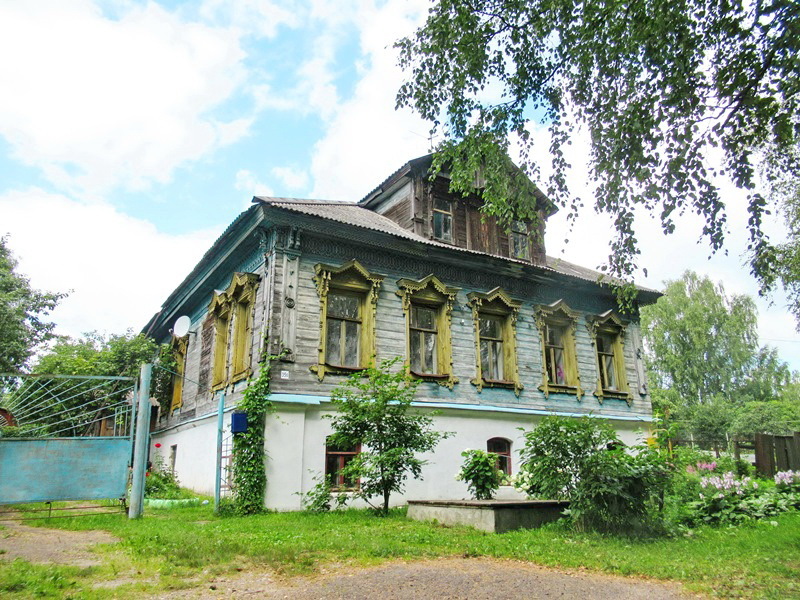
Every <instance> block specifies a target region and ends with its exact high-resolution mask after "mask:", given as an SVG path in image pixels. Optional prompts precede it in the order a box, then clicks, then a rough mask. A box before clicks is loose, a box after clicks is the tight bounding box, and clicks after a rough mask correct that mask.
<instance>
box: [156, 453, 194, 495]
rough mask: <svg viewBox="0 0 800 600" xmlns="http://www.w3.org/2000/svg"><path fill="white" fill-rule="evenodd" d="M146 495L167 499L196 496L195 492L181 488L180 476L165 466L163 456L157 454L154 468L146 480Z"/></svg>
mask: <svg viewBox="0 0 800 600" xmlns="http://www.w3.org/2000/svg"><path fill="white" fill-rule="evenodd" d="M144 495H145V497H146V498H162V499H167V500H180V499H182V498H193V497H194V494H192V493H191V492H189V491H188V490H184V489H183V488H181V485H180V482H179V481H178V476H177V475H175V473H174V471H172V470H171V469H167V468H166V467H165V466H164V459H163V458H162V457H161V456H156V458H155V460H154V461H153V466H152V468H151V469H150V470H149V471H148V472H147V477H145V480H144Z"/></svg>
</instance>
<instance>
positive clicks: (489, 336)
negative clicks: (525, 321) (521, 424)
mask: <svg viewBox="0 0 800 600" xmlns="http://www.w3.org/2000/svg"><path fill="white" fill-rule="evenodd" d="M467 297H468V298H469V305H470V306H471V307H472V317H473V321H474V323H475V352H476V365H475V366H476V371H477V373H476V377H475V379H473V380H472V383H473V384H474V385H476V386H477V387H478V390H481V389H482V388H483V387H484V386H487V387H507V388H512V389H514V391H515V393H516V394H517V395H519V392H520V391H521V390H522V384H521V383H520V380H519V371H518V369H517V351H516V340H515V338H516V323H517V312H518V311H519V306H520V304H519V302H516V301H515V300H512V299H511V298H510V297H509V296H508V295H507V294H506V293H505V292H504V291H502V290H501V289H500V288H495V289H494V290H492V291H491V292H489V293H488V294H481V293H478V292H472V293H470V294H467Z"/></svg>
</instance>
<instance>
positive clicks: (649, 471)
mask: <svg viewBox="0 0 800 600" xmlns="http://www.w3.org/2000/svg"><path fill="white" fill-rule="evenodd" d="M521 456H522V462H523V464H522V466H521V468H520V473H519V474H518V475H517V477H516V478H515V482H514V485H515V487H516V488H517V489H518V490H521V491H523V492H525V493H526V494H527V495H528V496H529V497H540V498H542V497H543V498H556V499H566V500H569V501H570V510H569V514H570V516H571V517H572V520H573V523H574V524H575V526H577V527H578V528H580V529H593V530H598V531H623V532H628V533H639V532H643V531H651V530H654V529H661V528H662V525H663V520H664V510H663V509H664V496H665V494H666V493H667V490H668V488H669V485H670V483H671V480H670V472H671V470H672V468H673V467H672V465H671V464H670V463H669V462H668V461H667V460H666V458H665V457H664V456H663V455H662V454H661V453H660V452H658V451H657V450H653V449H650V448H639V449H637V451H636V452H635V453H630V452H626V450H625V449H624V448H623V445H622V442H621V441H620V439H619V438H618V437H617V434H616V432H615V431H614V429H613V428H612V427H611V425H609V424H608V423H607V422H606V421H603V420H600V419H591V418H588V417H583V418H580V419H575V418H569V417H556V416H550V417H546V418H545V419H543V420H542V422H541V424H540V425H539V426H538V427H536V429H534V430H533V431H529V432H527V433H525V447H524V448H523V450H522V452H521Z"/></svg>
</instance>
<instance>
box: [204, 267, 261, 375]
mask: <svg viewBox="0 0 800 600" xmlns="http://www.w3.org/2000/svg"><path fill="white" fill-rule="evenodd" d="M258 280H259V277H258V275H255V274H253V273H234V274H233V278H232V279H231V283H230V285H229V286H228V288H227V289H226V290H225V291H221V292H215V293H214V297H213V298H212V299H211V304H210V305H209V307H208V312H209V316H210V317H211V320H212V323H213V330H214V334H213V335H214V345H213V352H214V360H213V363H212V371H211V389H212V390H217V389H221V388H223V387H225V386H226V385H228V384H229V383H233V382H236V381H239V380H240V379H244V378H246V377H248V376H249V375H250V373H251V369H250V348H251V337H252V324H251V320H252V313H253V307H254V305H255V296H256V288H257V287H258ZM231 325H232V327H231ZM231 330H232V331H231ZM231 334H232V339H231ZM204 335H205V333H204Z"/></svg>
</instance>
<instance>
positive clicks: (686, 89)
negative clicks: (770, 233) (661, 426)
mask: <svg viewBox="0 0 800 600" xmlns="http://www.w3.org/2000/svg"><path fill="white" fill-rule="evenodd" d="M798 26H800V5H799V4H798V3H797V2H794V1H791V0H759V1H757V2H740V1H739V2H737V1H734V2H710V1H709V0H686V1H685V2H673V1H671V0H629V1H627V2H607V1H601V0H585V1H583V2H575V1H574V0H547V1H545V0H522V1H520V0H470V1H464V0H436V1H435V2H434V4H433V7H432V8H431V10H430V12H429V15H428V18H427V21H426V23H425V24H424V25H423V26H422V27H421V28H420V29H418V30H417V31H416V33H414V34H413V35H412V36H410V37H407V38H405V39H403V40H400V41H399V42H398V43H397V46H398V47H399V50H400V64H401V66H402V67H403V68H404V69H405V70H406V73H407V77H408V79H407V81H406V82H405V83H404V84H403V85H402V87H401V88H400V90H399V92H398V96H397V104H398V106H409V107H411V108H413V109H414V110H415V111H416V112H418V113H419V114H420V115H421V116H422V117H423V118H425V119H427V120H429V121H430V122H431V123H432V124H433V131H434V132H437V133H440V134H442V135H443V141H442V142H441V143H440V144H439V147H438V150H439V151H440V152H441V153H440V154H439V155H438V156H437V158H436V165H437V166H439V167H441V166H443V165H449V172H450V175H451V177H452V180H451V189H453V190H456V191H460V192H462V193H467V192H470V191H473V188H474V185H475V173H476V171H481V172H482V175H483V177H482V179H484V180H485V181H486V187H485V189H484V190H483V196H484V199H485V208H484V210H485V211H486V212H488V213H491V214H497V215H499V216H500V217H501V219H502V220H504V221H505V222H507V221H508V219H510V218H513V215H514V214H515V213H516V214H518V215H519V216H520V217H530V216H533V215H532V213H531V207H530V205H527V204H526V203H525V202H524V198H525V196H526V191H527V190H525V188H524V186H522V185H519V182H520V181H522V179H521V178H517V179H516V181H513V180H512V181H510V182H509V178H508V177H507V173H508V169H507V159H505V158H504V156H505V154H506V151H507V149H508V147H509V141H510V139H511V138H512V137H513V138H515V139H517V140H519V143H520V145H521V148H522V152H521V168H522V170H523V171H525V172H526V173H527V174H529V175H531V176H532V177H534V178H536V179H538V176H539V168H540V163H539V160H540V157H541V156H542V153H541V151H540V150H539V149H536V148H534V146H533V137H532V136H531V129H530V123H531V120H532V119H534V118H538V119H539V120H540V121H541V122H542V123H544V124H546V125H547V126H548V127H549V130H550V133H551V143H550V155H551V156H550V159H551V161H552V167H553V169H552V175H551V176H550V177H549V179H548V181H547V192H548V194H549V196H550V197H551V199H552V200H554V201H555V202H556V203H558V204H559V205H560V206H562V207H569V213H570V214H571V215H574V214H575V213H576V212H577V211H578V210H579V209H580V208H581V207H582V206H583V203H582V200H581V199H580V198H578V197H575V196H574V195H573V194H572V192H571V190H570V188H569V179H570V178H569V176H568V173H567V170H568V166H569V165H568V164H567V159H566V158H565V155H564V148H565V146H566V145H567V144H569V143H570V142H571V138H572V135H573V133H574V131H575V129H576V127H578V126H581V127H583V128H584V129H585V130H586V131H588V133H589V138H590V144H591V149H590V152H591V153H590V162H591V164H590V171H589V173H590V176H591V178H592V180H593V183H594V186H595V192H594V194H595V198H594V206H595V209H596V210H598V211H600V212H604V213H608V214H610V215H612V216H613V218H614V224H615V227H616V231H617V234H616V237H615V239H614V240H613V241H612V253H611V255H610V256H609V259H608V265H607V269H608V270H609V272H610V273H611V274H613V275H616V276H620V277H623V278H629V277H630V276H631V274H632V273H633V272H634V268H635V266H636V256H637V254H638V248H637V240H636V235H635V231H634V212H635V210H636V209H637V207H642V208H643V209H644V210H646V211H649V212H650V213H652V214H654V215H657V216H658V218H660V222H661V225H662V228H663V230H664V231H665V232H667V233H669V232H672V231H673V230H674V228H675V221H676V217H677V216H679V215H681V214H682V213H684V212H694V213H697V214H699V215H701V216H702V217H703V218H704V220H705V227H704V234H705V235H706V236H707V238H708V240H709V242H710V244H711V247H712V248H713V249H715V250H716V249H718V248H720V247H721V245H722V243H723V237H724V226H725V221H726V216H725V206H724V202H723V200H722V198H721V196H720V191H719V190H718V189H717V187H716V185H715V184H714V182H713V178H714V176H715V175H716V174H717V170H716V167H715V164H716V163H715V162H714V160H713V159H711V158H709V157H711V156H717V155H720V154H721V157H722V165H723V166H722V169H723V172H724V174H725V175H726V176H727V177H729V178H730V180H731V181H733V183H734V184H735V185H736V186H738V187H739V188H741V189H743V190H746V191H747V192H748V194H749V196H748V198H749V205H748V210H749V218H748V220H747V223H746V224H742V225H743V226H746V227H747V229H748V231H749V234H750V246H751V249H752V251H753V257H752V258H753V260H752V268H753V271H754V272H755V273H756V274H757V275H759V276H764V275H765V273H767V272H768V271H769V269H770V263H771V262H772V261H773V259H774V253H772V252H770V251H769V250H770V249H769V247H768V244H767V242H766V240H765V238H764V235H763V232H762V229H761V223H762V217H763V215H764V213H765V211H766V210H768V205H767V200H766V198H765V195H764V194H763V193H760V192H759V191H756V189H755V188H756V183H757V168H756V167H757V166H758V163H757V161H758V160H759V159H760V158H763V159H764V160H765V164H766V167H767V168H765V169H764V170H763V173H764V176H765V178H766V180H767V184H768V186H769V184H770V183H777V182H778V181H779V180H783V181H790V182H791V181H797V180H798V175H799V174H800V166H799V164H800V159H798V151H797V148H798V141H799V140H800V117H798V115H800V93H798V92H799V91H800V66H799V65H798V60H797V57H798V55H800V35H798ZM762 192H763V190H762ZM794 280H795V279H793V281H794Z"/></svg>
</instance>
